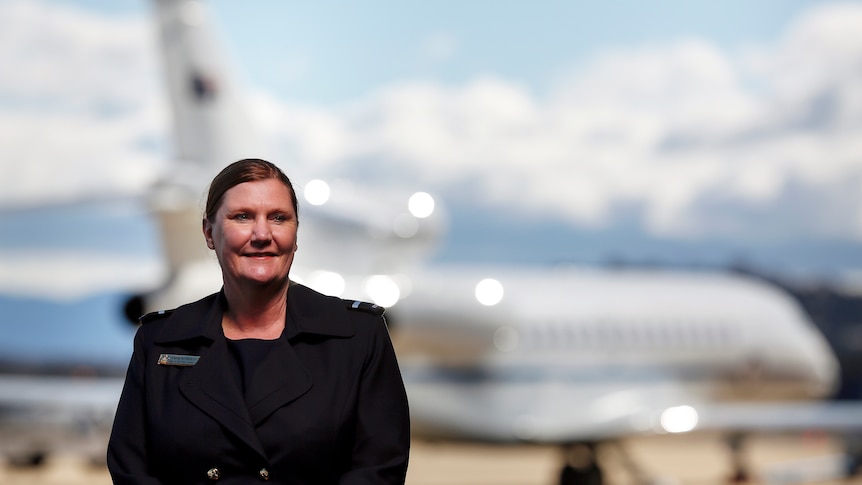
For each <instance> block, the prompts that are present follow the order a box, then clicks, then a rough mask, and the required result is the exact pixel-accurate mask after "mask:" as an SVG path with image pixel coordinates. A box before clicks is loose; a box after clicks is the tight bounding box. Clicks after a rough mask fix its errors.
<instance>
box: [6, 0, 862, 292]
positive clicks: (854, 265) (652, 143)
mask: <svg viewBox="0 0 862 485" xmlns="http://www.w3.org/2000/svg"><path fill="white" fill-rule="evenodd" d="M206 3H207V5H208V6H209V7H210V8H211V13H212V16H213V20H214V23H215V26H216V28H217V30H218V34H219V35H220V38H221V40H222V42H223V46H224V47H225V48H226V49H227V50H228V52H229V54H230V61H231V64H232V65H233V67H235V68H236V70H237V72H238V73H239V76H240V80H241V82H242V85H243V87H244V88H245V93H246V95H247V98H246V99H245V101H246V102H247V104H248V107H249V110H250V113H251V115H252V119H253V121H254V124H255V127H256V128H257V129H258V130H260V133H261V134H262V140H263V142H264V143H265V145H266V153H268V154H271V158H272V159H273V161H276V162H277V163H279V164H280V165H281V166H283V167H284V168H285V169H286V170H288V173H291V171H290V169H291V167H297V166H302V167H303V168H304V169H305V170H307V171H310V172H312V173H316V174H318V176H320V177H321V178H326V177H335V176H342V177H350V178H353V179H355V180H357V181H359V182H362V183H366V184H369V185H372V184H373V185H375V186H379V187H380V188H381V190H385V189H386V187H394V186H398V187H415V188H419V189H422V190H426V191H428V192H430V193H432V194H433V195H435V197H436V198H437V199H438V200H439V201H440V202H441V203H442V204H444V206H445V208H446V210H447V212H448V214H449V219H450V230H449V233H448V235H447V237H446V238H445V239H444V240H443V241H442V242H441V245H440V248H439V249H438V252H437V253H436V255H435V256H434V258H435V261H439V262H483V263H487V262H494V263H517V264H541V265H546V264H559V263H605V262H613V261H615V262H619V261H624V262H630V263H636V264H646V263H648V264H671V265H708V266H710V265H725V264H731V263H739V262H744V263H745V264H750V265H754V266H759V267H762V268H765V269H767V270H769V271H773V272H780V273H786V274H805V275H814V276H828V277H836V275H837V276H840V277H853V276H858V275H862V190H860V188H862V136H860V135H862V3H860V2H820V1H796V0H785V1H770V0H764V1H759V2H747V1H736V0H732V1H725V2H690V1H634V0H632V1H629V0H620V1H614V2H576V1H553V0H536V1H530V2H527V1H490V0H487V1H483V0H471V1H458V2H455V1H434V2H395V1H370V2H346V1H326V2H298V1H284V0H279V1H276V0H267V1H264V0H260V1H256V2H236V1H232V0H216V1H211V2H206ZM151 14H152V12H151V9H150V5H149V4H148V3H147V2H144V1H141V0H110V1H108V0H0V72H2V73H3V75H2V76H0V174H2V175H0V208H4V207H5V208H6V209H5V210H6V214H9V213H15V212H16V211H17V210H18V208H20V207H24V206H28V205H32V204H45V203H49V202H50V203H71V202H75V201H81V200H91V199H99V198H113V197H119V196H123V195H129V194H132V195H134V194H140V193H142V192H143V191H144V190H145V188H146V187H147V186H148V185H149V184H150V183H152V182H153V181H154V180H156V179H157V178H158V176H159V174H160V173H163V172H164V171H165V170H167V169H168V167H169V160H170V153H171V152H170V136H169V133H170V132H169V130H170V128H169V114H168V110H167V106H166V104H165V100H164V96H163V91H162V86H161V79H160V77H159V76H160V71H159V69H160V67H159V65H158V62H159V59H158V52H157V48H156V37H155V35H154V34H155V32H154V26H153V24H152V19H151ZM114 210H115V211H116V210H118V209H117V208H116V207H115V208H114ZM96 211H97V210H96V209H93V210H92V211H91V212H89V213H85V214H90V215H91V217H89V218H88V217H87V215H83V216H82V215H81V214H80V213H79V214H77V215H76V216H64V217H66V221H65V223H64V224H65V226H64V227H70V228H71V229H69V231H70V232H67V233H63V236H62V237H60V236H58V235H57V234H58V233H57V231H56V230H55V229H52V226H51V225H45V224H44V223H43V222H44V221H42V220H35V221H34V220H32V219H33V217H29V216H27V215H26V214H25V215H24V216H21V217H18V219H29V221H28V222H26V223H25V222H21V221H19V223H16V225H15V226H14V227H15V228H17V229H15V230H14V231H12V230H10V229H9V228H11V227H12V226H9V225H7V230H6V231H5V233H4V232H3V230H2V229H0V247H5V248H6V254H7V255H8V254H12V255H13V256H16V255H17V254H19V253H18V252H16V251H23V250H24V249H25V248H23V244H32V242H33V241H34V240H42V239H47V240H50V241H58V242H61V243H66V244H67V245H68V246H71V247H74V246H75V245H76V244H78V245H80V246H86V244H88V241H90V240H91V239H92V237H91V236H90V237H85V236H81V235H80V234H78V235H76V234H73V232H75V228H78V229H79V230H80V231H83V232H87V231H90V232H93V231H92V228H97V227H100V224H101V223H100V222H99V220H96V219H97V218H96V217H94V216H92V215H94V214H96ZM127 215H128V217H133V218H137V217H139V216H140V214H138V213H137V212H135V211H134V210H132V211H130V212H129V213H128V214H127ZM120 227H123V228H125V226H124V225H121V226H120ZM22 228H23V229H22ZM88 228H89V229H88ZM25 229H26V230H25ZM136 231H137V230H136ZM136 231H129V232H126V233H124V234H125V236H123V237H121V238H120V239H118V240H111V238H110V237H104V238H102V239H100V241H101V246H100V247H107V249H108V250H114V249H116V246H118V245H125V243H123V242H121V241H122V240H123V239H125V240H126V241H128V240H129V238H130V237H137V238H138V239H137V241H138V243H136V244H139V243H140V240H142V239H143V240H149V239H148V238H150V237H151V236H150V235H148V234H149V233H147V234H145V235H144V236H140V235H139V231H138V232H136ZM144 231H146V228H144ZM22 232H24V233H29V234H30V237H29V238H19V236H17V234H20V233H22ZM96 232H98V231H96ZM98 233H99V234H102V232H98ZM16 241H17V242H16ZM76 241H77V242H76ZM106 241H111V243H110V244H109V243H106ZM118 241H120V242H118ZM16 244H17V245H18V246H16ZM154 244H155V243H153V245H146V244H144V245H143V246H144V249H142V251H150V250H151V249H152V247H154ZM10 248H12V249H10ZM5 261H7V263H8V261H10V259H9V257H8V256H7V258H6V260H5ZM8 267H11V266H9V264H7V268H8ZM7 270H8V269H7ZM1 275H2V271H0V276H1Z"/></svg>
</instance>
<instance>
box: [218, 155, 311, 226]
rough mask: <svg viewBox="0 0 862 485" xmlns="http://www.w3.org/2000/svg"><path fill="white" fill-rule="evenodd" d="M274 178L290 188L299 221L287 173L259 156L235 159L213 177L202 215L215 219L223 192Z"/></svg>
mask: <svg viewBox="0 0 862 485" xmlns="http://www.w3.org/2000/svg"><path fill="white" fill-rule="evenodd" d="M268 179H276V180H278V181H280V182H281V183H282V184H284V186H285V187H287V189H288V190H290V198H291V200H292V202H293V212H294V213H295V214H296V216H297V222H298V221H299V207H298V205H297V202H296V191H295V190H293V184H292V183H290V179H289V178H287V175H285V174H284V172H282V171H281V169H280V168H278V167H276V166H275V165H274V164H273V163H271V162H267V161H266V160H261V159H259V158H244V159H242V160H239V161H236V162H233V163H231V164H230V165H228V166H227V167H225V168H224V169H223V170H222V171H221V172H219V174H218V175H216V176H215V178H213V181H212V182H211V183H210V190H209V194H208V195H207V204H206V210H205V212H204V216H205V217H206V219H207V220H208V221H210V222H213V221H214V220H215V215H216V212H218V210H219V207H221V203H222V199H224V194H225V193H226V192H227V191H228V190H230V189H232V188H233V187H235V186H237V185H239V184H242V183H245V182H256V181H259V180H268Z"/></svg>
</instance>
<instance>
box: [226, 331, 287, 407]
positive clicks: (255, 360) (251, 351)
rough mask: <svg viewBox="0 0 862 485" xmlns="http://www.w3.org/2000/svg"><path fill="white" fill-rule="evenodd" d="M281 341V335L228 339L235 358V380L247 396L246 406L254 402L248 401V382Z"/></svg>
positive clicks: (228, 344) (251, 380)
mask: <svg viewBox="0 0 862 485" xmlns="http://www.w3.org/2000/svg"><path fill="white" fill-rule="evenodd" d="M280 343H281V337H279V338H277V339H275V340H262V339H256V338H247V339H241V340H231V339H227V346H228V348H229V349H230V353H231V355H232V356H233V358H234V364H235V365H234V366H233V369H234V371H235V372H234V378H235V382H237V383H238V384H239V389H240V391H242V394H243V397H244V398H245V404H246V406H249V405H252V404H254V403H250V402H248V400H249V395H248V394H247V393H246V390H247V388H248V387H249V386H247V385H246V383H251V382H254V374H255V371H256V370H257V369H258V368H259V367H261V364H262V363H263V361H264V360H266V356H267V355H269V353H270V352H273V351H274V350H275V349H276V348H277V347H279V346H280V345H279V344H280Z"/></svg>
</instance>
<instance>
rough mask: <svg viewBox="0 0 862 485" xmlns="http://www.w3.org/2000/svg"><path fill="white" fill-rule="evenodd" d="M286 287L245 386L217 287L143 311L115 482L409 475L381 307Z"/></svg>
mask: <svg viewBox="0 0 862 485" xmlns="http://www.w3.org/2000/svg"><path fill="white" fill-rule="evenodd" d="M287 295H288V297H287V298H288V299H287V308H288V312H289V313H290V316H291V318H289V319H287V323H286V327H285V329H284V335H283V337H282V340H283V341H284V344H283V345H282V346H281V347H280V348H279V349H277V350H278V351H276V352H271V353H269V354H268V356H267V358H266V360H264V362H263V363H262V364H261V365H260V367H259V369H258V374H257V375H256V376H255V377H254V378H253V379H252V381H251V382H246V383H245V386H246V394H245V396H247V398H244V397H243V392H242V390H241V388H240V384H239V383H238V382H235V381H236V378H235V377H234V376H235V374H234V372H235V371H234V369H233V368H232V367H231V366H233V365H235V364H234V362H233V360H232V359H233V357H232V355H231V353H230V351H229V349H228V346H227V341H226V339H225V337H224V334H223V332H222V329H221V319H222V314H223V308H224V305H225V300H224V295H223V294H222V293H217V294H214V295H210V296H208V297H206V298H204V299H202V300H200V301H197V302H195V303H191V304H188V305H183V306H181V307H179V308H177V309H176V310H174V311H172V312H165V313H160V314H151V315H148V316H145V317H144V318H143V319H142V320H143V321H144V322H145V323H144V324H143V325H142V326H141V327H140V328H139V329H138V332H137V334H136V336H135V346H134V353H133V355H132V359H131V363H130V364H129V370H128V373H127V375H126V383H125V386H124V388H123V393H122V396H121V398H120V403H119V406H118V408H117V414H116V417H115V420H114V428H113V430H112V432H111V439H110V442H109V444H108V469H109V470H110V472H111V476H112V478H113V480H114V483H116V484H169V483H176V484H194V483H212V482H213V481H215V480H217V481H218V483H252V482H258V481H262V480H268V481H270V482H271V483H278V484H314V485H321V484H345V485H346V484H403V483H404V480H405V475H406V472H407V458H408V450H409V446H410V424H409V417H408V410H407V397H406V394H405V392H404V384H403V383H402V380H401V374H400V372H399V369H398V364H397V362H396V360H395V352H394V351H393V348H392V344H391V342H390V340H389V334H388V332H387V329H386V326H385V323H384V321H383V318H382V317H381V316H380V313H379V312H373V311H363V309H361V308H357V309H351V308H350V307H349V306H348V305H346V304H345V300H341V299H339V298H334V297H329V296H324V295H322V294H320V293H317V292H315V291H313V290H311V289H309V288H307V287H305V286H302V285H292V286H291V287H290V289H289V291H288V294H287ZM285 338H286V340H285ZM162 354H170V355H171V357H168V358H167V362H164V360H165V359H164V358H163V359H162V360H163V362H162V363H161V364H160V363H159V360H160V356H161V355H162ZM176 356H199V357H200V359H199V360H198V361H197V362H196V363H194V365H186V366H182V365H176V364H177V363H182V362H181V360H183V359H188V357H176ZM192 360H193V358H192ZM248 396H250V397H248ZM246 399H248V405H247V404H246Z"/></svg>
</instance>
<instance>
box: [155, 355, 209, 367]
mask: <svg viewBox="0 0 862 485" xmlns="http://www.w3.org/2000/svg"><path fill="white" fill-rule="evenodd" d="M200 358H201V356H200V355H180V354H161V355H159V361H158V364H159V365H175V366H178V367H191V366H193V365H195V364H197V363H198V360H199V359H200Z"/></svg>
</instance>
